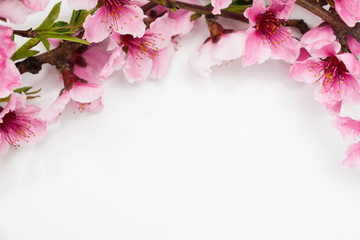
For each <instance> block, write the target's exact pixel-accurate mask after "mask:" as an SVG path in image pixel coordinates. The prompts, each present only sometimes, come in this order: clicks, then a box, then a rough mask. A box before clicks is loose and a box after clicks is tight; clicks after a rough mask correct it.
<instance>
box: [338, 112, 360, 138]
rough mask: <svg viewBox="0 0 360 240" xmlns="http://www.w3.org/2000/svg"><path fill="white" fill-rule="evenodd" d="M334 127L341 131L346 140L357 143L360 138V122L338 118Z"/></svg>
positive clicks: (347, 118)
mask: <svg viewBox="0 0 360 240" xmlns="http://www.w3.org/2000/svg"><path fill="white" fill-rule="evenodd" d="M333 124H334V126H335V127H336V128H337V129H338V130H339V132H340V133H341V135H342V136H343V137H344V139H348V140H352V141H356V139H357V138H358V137H359V136H360V122H359V121H356V120H354V119H352V118H349V117H336V118H335V119H334V121H333Z"/></svg>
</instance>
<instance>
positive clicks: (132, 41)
mask: <svg viewBox="0 0 360 240" xmlns="http://www.w3.org/2000/svg"><path fill="white" fill-rule="evenodd" d="M159 39H160V40H162V41H164V39H163V38H162V37H161V33H159V34H155V33H146V34H145V35H144V36H143V37H141V38H134V37H133V36H131V35H123V36H121V42H122V43H123V44H124V45H125V46H126V48H127V50H128V51H130V52H131V54H135V55H136V57H135V58H136V59H140V60H142V59H143V58H144V57H148V58H150V59H153V58H154V57H156V56H159V54H158V53H157V50H159V48H158V47H157V46H156V42H157V40H159Z"/></svg>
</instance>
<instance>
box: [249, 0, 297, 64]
mask: <svg viewBox="0 0 360 240" xmlns="http://www.w3.org/2000/svg"><path fill="white" fill-rule="evenodd" d="M286 6H287V7H285V6H284V5H281V4H278V3H277V2H273V3H272V4H271V6H270V7H268V8H266V5H265V2H264V1H263V0H254V1H253V5H252V7H251V8H248V9H246V11H245V12H244V15H245V16H246V17H247V18H248V19H249V28H248V30H247V39H246V43H245V51H244V57H243V65H244V66H245V67H247V66H250V65H252V64H254V63H262V62H264V61H265V60H267V59H269V58H272V59H283V60H285V61H287V62H290V63H292V62H295V60H296V59H297V57H298V56H299V54H300V43H299V42H298V41H297V40H295V39H294V38H292V33H291V29H289V28H286V27H284V25H285V21H284V20H283V18H284V19H286V18H287V17H288V16H289V14H290V10H291V8H290V6H292V5H290V4H289V5H286Z"/></svg>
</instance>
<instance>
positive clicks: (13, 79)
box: [0, 25, 21, 98]
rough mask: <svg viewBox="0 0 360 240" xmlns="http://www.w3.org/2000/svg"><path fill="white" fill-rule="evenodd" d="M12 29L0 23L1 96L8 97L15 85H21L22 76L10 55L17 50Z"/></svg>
mask: <svg viewBox="0 0 360 240" xmlns="http://www.w3.org/2000/svg"><path fill="white" fill-rule="evenodd" d="M12 32H13V31H12V29H11V28H9V27H4V26H1V25H0V98H4V97H7V96H8V95H9V94H10V93H12V91H13V90H12V89H13V88H14V87H17V86H20V85H21V76H20V73H19V71H18V69H17V68H16V66H15V64H14V62H13V61H11V60H10V57H11V56H12V54H13V53H14V52H15V50H16V44H15V43H14V42H13V41H12V39H11V35H12Z"/></svg>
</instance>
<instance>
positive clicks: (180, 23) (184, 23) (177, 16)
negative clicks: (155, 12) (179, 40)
mask: <svg viewBox="0 0 360 240" xmlns="http://www.w3.org/2000/svg"><path fill="white" fill-rule="evenodd" d="M191 15H193V13H192V12H190V11H186V10H183V9H179V10H176V12H174V11H171V10H170V12H169V17H170V18H172V19H174V20H175V28H174V31H173V35H185V34H188V33H189V32H190V31H191V30H192V29H193V28H194V25H195V22H196V21H191V19H190V17H191Z"/></svg>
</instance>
